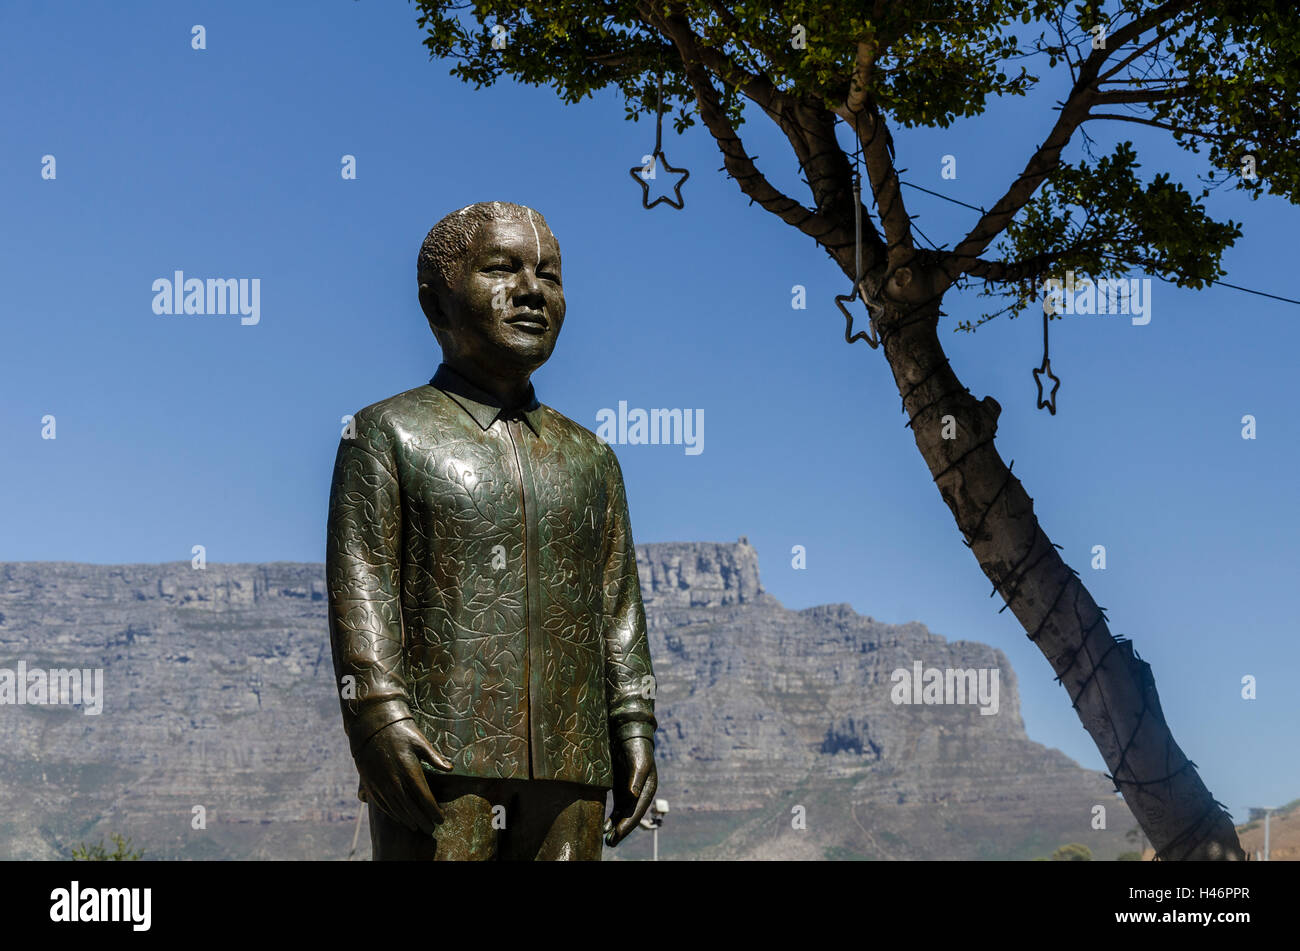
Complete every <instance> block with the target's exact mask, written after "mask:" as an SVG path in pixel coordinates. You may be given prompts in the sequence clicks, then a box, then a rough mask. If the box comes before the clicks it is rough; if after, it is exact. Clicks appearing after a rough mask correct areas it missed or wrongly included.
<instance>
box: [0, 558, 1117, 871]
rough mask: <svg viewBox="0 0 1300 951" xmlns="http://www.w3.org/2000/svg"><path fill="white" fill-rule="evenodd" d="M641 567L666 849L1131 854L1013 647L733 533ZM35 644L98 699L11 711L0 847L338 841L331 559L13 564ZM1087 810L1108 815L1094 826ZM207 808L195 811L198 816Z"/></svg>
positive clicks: (339, 757)
mask: <svg viewBox="0 0 1300 951" xmlns="http://www.w3.org/2000/svg"><path fill="white" fill-rule="evenodd" d="M637 561H638V566H639V569H640V577H641V586H642V596H643V599H644V601H645V605H646V618H647V625H648V629H649V636H650V650H651V657H652V659H653V662H654V665H655V674H656V679H657V713H658V716H659V721H660V729H659V732H658V734H657V735H656V758H657V762H658V768H659V777H660V791H659V796H660V797H661V798H664V799H667V800H668V802H669V804H670V813H669V815H668V817H667V819H666V820H665V823H664V826H663V829H662V830H661V832H660V856H661V857H662V858H665V859H667V858H726V859H750V858H796V859H822V858H843V859H856V858H861V859H975V858H1008V859H1021V858H1033V857H1035V856H1040V855H1047V854H1050V852H1051V851H1052V850H1053V849H1054V848H1056V847H1057V846H1059V845H1061V844H1063V843H1066V842H1074V841H1077V842H1082V843H1084V844H1086V845H1088V847H1089V848H1091V849H1092V851H1093V854H1094V857H1096V858H1113V857H1114V856H1115V855H1117V854H1118V853H1119V852H1122V851H1126V850H1127V849H1129V848H1132V846H1131V845H1128V844H1126V843H1125V841H1124V833H1125V832H1126V831H1128V830H1129V829H1131V828H1132V827H1133V826H1134V825H1135V822H1134V821H1133V819H1132V817H1131V815H1130V813H1129V812H1128V810H1127V808H1126V807H1125V806H1124V804H1123V802H1122V801H1121V800H1119V799H1117V798H1116V796H1115V795H1114V793H1113V791H1112V787H1111V784H1110V783H1109V781H1107V780H1106V779H1105V778H1104V777H1103V776H1102V775H1101V774H1099V773H1096V772H1091V771H1087V770H1084V769H1081V768H1080V767H1079V766H1077V765H1076V764H1075V763H1074V762H1073V761H1071V760H1070V759H1068V758H1067V757H1066V756H1065V755H1063V754H1062V753H1060V752H1059V751H1056V750H1050V749H1047V748H1045V747H1043V746H1041V745H1039V744H1037V743H1034V742H1032V741H1030V740H1029V739H1028V737H1027V736H1026V734H1025V729H1024V723H1023V721H1022V720H1021V717H1020V710H1019V695H1018V691H1017V681H1016V677H1015V674H1014V672H1013V671H1012V669H1011V666H1010V664H1009V663H1008V662H1007V658H1006V657H1005V655H1003V654H1002V653H1001V652H1000V651H997V650H995V649H993V648H991V647H988V646H986V645H983V644H979V643H975V642H972V641H948V640H946V639H944V638H943V637H940V636H938V635H935V634H932V633H930V632H929V631H928V630H927V629H926V628H925V626H924V625H922V624H919V623H911V624H904V625H888V624H882V623H880V622H878V621H875V620H874V619H872V618H870V617H864V616H861V615H859V614H857V613H855V612H854V611H853V610H852V609H851V608H850V607H849V606H848V605H846V604H838V605H824V606H820V607H815V608H808V609H806V610H802V611H791V610H788V609H786V608H785V607H783V606H782V605H781V604H780V603H779V602H778V601H777V600H776V599H775V598H773V597H772V596H771V595H769V594H767V593H766V592H765V591H764V589H763V585H762V583H761V580H760V576H759V570H758V556H757V553H756V552H755V550H754V549H753V548H752V547H751V546H750V545H749V544H748V542H747V541H746V540H745V539H743V538H742V539H741V540H740V541H739V542H737V543H729V544H720V543H702V542H691V543H662V544H648V545H639V546H637ZM20 661H22V662H24V663H25V664H26V667H27V669H28V670H34V669H43V668H72V667H77V668H102V669H103V671H104V675H103V676H104V688H103V693H104V696H103V709H102V713H100V714H98V715H87V714H85V713H84V712H82V710H81V709H79V708H76V707H71V706H66V705H44V706H40V705H23V706H10V705H4V706H0V722H3V728H4V733H5V735H6V737H8V742H7V743H6V744H5V747H4V750H3V752H0V795H3V797H4V801H5V802H6V803H7V804H8V805H9V808H8V809H6V810H5V814H4V816H3V821H2V822H0V856H6V857H12V858H57V857H60V856H62V855H66V854H67V851H68V850H69V849H70V848H71V847H72V846H74V845H76V844H78V843H80V842H93V841H96V840H97V839H99V838H100V837H104V838H107V837H108V836H109V835H110V834H111V833H114V832H118V833H122V834H125V835H128V836H131V837H132V839H133V842H134V844H135V845H136V846H137V847H142V848H143V849H144V850H145V855H146V857H147V858H164V857H166V858H172V857H176V858H192V859H207V858H262V859H273V858H282V859H300V858H343V857H345V856H346V855H347V854H348V851H349V847H350V844H351V842H352V837H353V834H354V831H356V826H355V821H354V820H355V819H356V816H357V807H358V805H359V803H358V802H357V799H356V795H355V793H356V772H355V769H354V767H353V765H352V762H351V759H350V757H349V756H348V752H347V743H346V740H345V738H344V734H343V729H342V725H341V721H340V718H339V711H338V702H337V700H336V698H335V693H334V685H333V668H332V666H331V662H330V654H329V643H328V635H327V627H326V617H325V583H324V569H323V566H322V565H319V564H296V563H286V562H277V563H272V564H264V565H216V564H209V565H208V566H207V568H206V569H203V570H196V569H194V568H192V567H191V566H190V564H188V563H184V562H182V563H174V564H161V565H112V566H106V565H85V564H69V563H54V562H39V563H34V562H29V563H9V564H0V668H9V669H15V668H16V667H17V665H18V663H19V662H20ZM918 664H919V665H920V666H919V669H920V670H921V671H923V672H924V671H929V670H930V669H932V668H933V669H934V670H936V671H939V672H940V673H943V672H945V671H958V670H963V671H971V672H972V675H971V679H970V680H969V681H967V680H965V679H963V678H962V677H961V676H960V675H954V674H947V675H946V676H947V681H948V684H949V686H950V687H951V688H956V687H966V686H967V685H969V686H970V687H972V688H974V686H975V685H976V683H980V682H981V681H980V679H979V678H982V686H984V687H985V693H984V695H983V697H982V698H981V697H979V696H977V695H976V691H975V690H974V689H972V690H971V691H970V695H968V696H966V697H962V695H961V692H958V691H955V690H953V691H952V692H950V695H949V696H948V697H947V698H946V699H948V700H958V701H960V700H963V699H964V700H965V701H967V702H953V703H926V702H912V703H900V702H895V701H896V700H902V699H907V700H916V701H924V700H925V699H927V697H928V699H931V700H933V699H935V698H936V694H935V692H934V691H933V690H932V691H931V692H930V693H929V694H928V695H927V694H925V693H923V692H922V690H921V688H920V685H918V686H917V688H916V690H915V692H913V691H912V689H910V685H909V689H907V690H904V689H903V686H901V685H899V684H898V683H896V681H897V679H898V677H899V675H898V674H897V673H896V672H899V671H902V672H906V673H907V674H908V675H909V677H910V676H911V675H912V674H913V673H914V672H916V671H917V670H918V667H917V665H918ZM977 671H983V673H981V674H977V673H974V672H977ZM993 671H996V675H995V674H993V673H992V672H993ZM922 679H924V675H923V678H922ZM994 686H996V694H993V692H992V691H993V688H994ZM938 696H939V697H942V691H939V693H938ZM994 696H996V712H993V709H994V704H993V703H992V702H991V701H992V698H993V697H994ZM980 699H983V700H984V702H983V703H978V702H970V701H976V700H980ZM981 710H984V711H987V712H984V713H982V712H981ZM1096 806H1103V807H1104V809H1105V813H1106V826H1107V828H1106V829H1103V830H1094V829H1093V828H1092V825H1093V816H1094V809H1095V807H1096ZM196 807H202V810H201V811H202V815H203V817H204V819H205V825H206V828H200V829H195V828H193V826H194V825H195V824H196V822H195V820H194V817H195V815H196V814H197V810H196ZM364 826H365V822H364V820H363V822H362V828H361V830H360V835H361V840H360V841H361V845H360V848H359V850H358V851H359V857H367V856H368V855H369V844H368V839H367V830H366V829H365V827H364ZM649 840H650V836H649V834H647V833H644V832H638V833H636V834H634V835H633V836H632V837H631V838H630V839H629V840H628V841H627V842H626V843H625V844H624V845H622V846H620V847H619V848H618V849H615V850H607V854H608V857H610V858H614V859H617V858H642V857H646V856H648V854H649V848H650V842H649Z"/></svg>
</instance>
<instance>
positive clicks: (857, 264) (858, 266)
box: [835, 169, 880, 350]
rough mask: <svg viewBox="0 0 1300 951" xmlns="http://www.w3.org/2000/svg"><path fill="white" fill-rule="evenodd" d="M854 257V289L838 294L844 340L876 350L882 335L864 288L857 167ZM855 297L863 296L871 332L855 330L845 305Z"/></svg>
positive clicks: (860, 182)
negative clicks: (856, 342) (860, 341)
mask: <svg viewBox="0 0 1300 951" xmlns="http://www.w3.org/2000/svg"><path fill="white" fill-rule="evenodd" d="M853 259H854V278H853V289H852V290H851V291H849V293H847V294H836V295H835V306H836V307H838V308H839V309H840V313H841V314H843V315H844V342H845V343H853V341H855V340H865V341H866V342H867V346H869V347H870V348H871V349H872V350H875V349H876V348H878V347H879V346H880V335H879V334H878V333H877V332H876V321H875V318H874V317H873V316H872V315H871V304H870V302H869V301H868V300H867V292H866V291H864V290H863V289H862V175H861V173H860V172H859V171H858V170H857V169H854V171H853ZM855 298H861V299H862V303H863V304H865V305H866V307H867V326H868V327H869V328H871V329H870V332H869V333H868V332H867V331H865V330H859V331H858V332H857V333H856V334H855V333H854V332H853V315H852V314H850V313H849V309H848V308H847V307H845V306H844V305H845V304H847V303H848V302H849V301H851V300H854V299H855Z"/></svg>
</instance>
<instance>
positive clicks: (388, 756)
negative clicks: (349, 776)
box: [357, 720, 452, 833]
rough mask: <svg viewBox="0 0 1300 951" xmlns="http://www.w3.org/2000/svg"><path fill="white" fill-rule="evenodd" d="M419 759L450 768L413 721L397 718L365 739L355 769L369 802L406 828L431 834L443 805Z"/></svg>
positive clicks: (434, 765) (435, 765)
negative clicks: (431, 789)
mask: <svg viewBox="0 0 1300 951" xmlns="http://www.w3.org/2000/svg"><path fill="white" fill-rule="evenodd" d="M422 762H426V763H428V764H429V765H431V766H433V767H435V768H436V769H441V770H450V769H452V764H451V762H450V761H448V760H447V759H446V758H445V757H444V756H442V754H440V753H439V752H438V751H437V750H435V749H434V748H433V745H432V744H431V743H430V742H429V741H428V740H426V739H425V738H424V734H423V733H421V732H420V728H419V727H417V726H416V725H415V721H413V720H398V721H397V722H396V723H390V724H388V726H386V727H384V728H383V729H382V730H380V731H379V732H378V733H376V734H375V735H374V736H372V737H371V738H370V739H369V740H367V741H366V745H365V746H363V747H362V748H361V752H360V753H359V754H358V756H357V771H358V772H359V773H361V781H362V782H363V783H364V784H365V787H366V791H367V793H368V795H369V797H370V801H371V802H373V803H374V804H375V805H376V806H378V807H379V808H380V809H382V810H383V811H384V812H386V813H388V815H390V816H392V817H393V819H395V820H397V821H398V822H400V823H402V824H403V825H405V826H406V827H407V828H409V829H415V830H417V831H419V832H425V833H432V832H433V831H434V828H435V826H436V824H437V823H439V822H442V808H441V807H440V806H439V805H438V801H437V800H436V799H434V798H433V793H432V792H431V791H430V789H429V784H428V782H427V781H426V780H425V778H424V768H423V766H422V765H421V763H422Z"/></svg>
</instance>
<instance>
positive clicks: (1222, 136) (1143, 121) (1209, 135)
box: [1087, 112, 1235, 141]
mask: <svg viewBox="0 0 1300 951" xmlns="http://www.w3.org/2000/svg"><path fill="white" fill-rule="evenodd" d="M1093 119H1113V120H1114V121H1115V122H1136V123H1138V124H1139V125H1149V126H1151V127H1152V128H1155V129H1163V130H1165V131H1166V132H1180V133H1182V134H1183V135H1195V136H1198V137H1200V138H1202V139H1214V140H1217V141H1225V140H1233V139H1234V138H1235V137H1234V136H1231V135H1229V134H1228V133H1226V132H1205V131H1202V130H1201V129H1189V128H1187V127H1186V126H1181V125H1170V124H1169V123H1166V122H1157V121H1156V120H1155V119H1147V118H1145V117H1143V116H1126V115H1120V114H1118V113H1110V112H1095V113H1092V114H1091V115H1089V116H1088V119H1087V121H1091V120H1093Z"/></svg>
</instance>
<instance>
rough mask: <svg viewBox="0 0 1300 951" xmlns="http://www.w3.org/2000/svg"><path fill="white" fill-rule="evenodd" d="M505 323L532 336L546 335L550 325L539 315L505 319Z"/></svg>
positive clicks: (523, 315) (524, 315)
mask: <svg viewBox="0 0 1300 951" xmlns="http://www.w3.org/2000/svg"><path fill="white" fill-rule="evenodd" d="M506 323H508V324H509V325H510V326H512V327H518V328H519V329H520V330H524V331H527V332H528V333H533V334H543V333H546V331H547V329H548V328H549V327H550V324H548V323H547V322H546V318H545V317H543V316H542V315H541V314H521V315H520V316H518V317H507V318H506Z"/></svg>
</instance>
